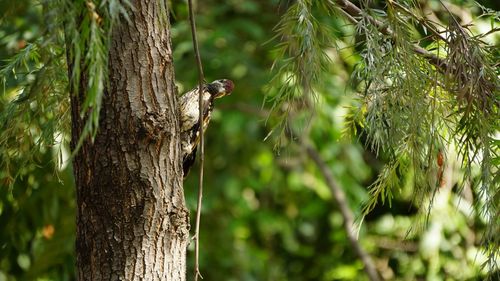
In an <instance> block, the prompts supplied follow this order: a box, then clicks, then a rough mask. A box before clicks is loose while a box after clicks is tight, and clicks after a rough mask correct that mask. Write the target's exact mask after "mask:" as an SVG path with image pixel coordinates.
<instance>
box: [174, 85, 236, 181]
mask: <svg viewBox="0 0 500 281" xmlns="http://www.w3.org/2000/svg"><path fill="white" fill-rule="evenodd" d="M233 89H234V83H233V81H231V80H228V79H220V80H215V81H213V82H212V83H208V84H205V85H203V89H202V93H203V95H202V97H203V107H204V108H203V132H205V131H206V129H207V127H208V123H209V122H210V118H211V116H212V111H213V109H214V100H215V99H217V98H221V97H224V96H227V95H230V94H231V92H232V91H233ZM199 113H200V111H199V90H198V87H196V88H194V89H192V90H191V91H189V92H187V93H185V94H184V95H182V96H181V97H180V121H181V124H180V125H181V151H182V169H183V171H184V178H186V177H187V174H188V172H189V169H190V168H191V166H192V165H193V164H194V160H195V157H196V148H197V146H198V143H199V142H200V131H199V129H200V123H199V121H200V119H199Z"/></svg>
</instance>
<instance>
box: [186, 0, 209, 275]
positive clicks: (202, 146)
mask: <svg viewBox="0 0 500 281" xmlns="http://www.w3.org/2000/svg"><path fill="white" fill-rule="evenodd" d="M188 7H189V23H190V25H191V35H192V37H193V48H194V54H195V57H196V65H197V67H198V106H199V120H198V122H199V134H200V144H199V147H200V177H199V184H198V203H197V205H196V226H195V236H194V248H195V250H194V255H195V263H194V280H195V281H196V280H198V277H200V278H201V279H203V276H201V273H200V262H199V260H200V221H201V202H202V198H203V163H204V162H205V142H204V139H203V83H204V80H205V78H204V75H203V66H202V63H201V56H200V50H199V48H198V38H197V37H196V23H195V19H194V11H193V10H194V8H193V2H192V0H188Z"/></svg>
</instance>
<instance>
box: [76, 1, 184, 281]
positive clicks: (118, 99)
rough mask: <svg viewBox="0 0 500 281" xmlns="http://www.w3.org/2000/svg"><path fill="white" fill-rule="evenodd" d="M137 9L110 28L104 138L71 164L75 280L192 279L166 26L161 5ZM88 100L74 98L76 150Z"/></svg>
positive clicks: (136, 4) (101, 125) (89, 145)
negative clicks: (188, 269) (74, 200)
mask: <svg viewBox="0 0 500 281" xmlns="http://www.w3.org/2000/svg"><path fill="white" fill-rule="evenodd" d="M133 4H134V8H135V9H134V11H133V12H132V15H131V22H130V23H127V21H125V20H124V21H122V23H121V25H119V26H116V27H115V28H114V31H113V35H112V45H111V48H110V52H109V75H110V76H109V77H110V79H109V87H108V88H107V90H106V91H105V94H104V98H103V102H102V109H101V117H100V121H99V131H98V133H97V135H96V137H95V141H94V142H93V144H92V143H91V142H90V141H88V140H87V141H86V142H85V143H84V144H83V146H82V148H81V149H80V150H79V152H78V154H77V155H76V157H75V159H74V174H75V179H76V186H77V204H78V213H77V238H76V239H77V240H76V256H77V276H78V280H185V278H186V272H185V270H186V247H187V244H188V241H189V221H188V220H189V218H188V210H187V208H186V206H185V202H184V194H183V190H182V167H181V162H182V161H181V158H180V157H181V156H180V144H179V120H178V118H177V98H176V90H175V85H174V71H173V64H172V50H171V42H170V26H168V21H166V20H164V19H163V20H162V18H161V17H162V15H161V14H160V10H161V9H159V6H158V5H159V2H158V1H155V0H149V1H148V0H137V1H133ZM91 75H92V74H91V73H90V74H89V76H91ZM86 80H87V77H82V79H81V83H82V87H81V89H80V90H81V91H80V93H82V94H84V93H85V91H82V90H83V85H85V84H86ZM82 94H80V95H79V96H76V95H72V117H73V128H72V129H73V133H72V142H73V143H76V142H77V141H78V139H79V137H80V133H81V131H82V128H83V125H84V121H83V120H81V118H80V117H79V116H80V108H81V106H82V104H81V103H82V100H83V96H82Z"/></svg>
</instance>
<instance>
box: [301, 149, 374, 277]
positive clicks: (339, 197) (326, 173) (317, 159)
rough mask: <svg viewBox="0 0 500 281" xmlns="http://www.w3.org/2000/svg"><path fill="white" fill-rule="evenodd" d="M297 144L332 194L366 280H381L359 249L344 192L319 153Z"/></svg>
mask: <svg viewBox="0 0 500 281" xmlns="http://www.w3.org/2000/svg"><path fill="white" fill-rule="evenodd" d="M298 142H299V144H300V146H301V148H302V149H303V150H304V151H305V152H306V153H307V155H308V156H309V158H311V160H313V162H314V163H315V164H316V166H317V167H318V169H319V170H320V172H321V174H322V175H323V177H324V178H325V182H326V184H327V185H328V187H329V188H330V191H331V192H332V195H333V199H334V200H335V202H336V203H337V205H338V207H339V210H340V213H341V214H342V217H343V218H344V228H345V232H346V234H347V238H348V239H349V242H350V243H351V246H352V247H353V248H354V252H356V255H357V256H358V257H359V258H360V259H361V261H362V262H363V264H364V268H363V269H364V271H365V272H366V274H367V275H368V278H369V279H370V280H371V281H380V280H381V278H380V276H379V274H378V272H377V269H376V268H375V264H374V263H373V260H372V258H371V257H370V255H368V253H366V252H365V250H364V249H363V247H361V245H360V244H359V242H358V239H357V238H356V235H355V232H356V230H355V228H354V215H353V213H352V211H351V209H350V208H349V206H348V204H347V201H346V196H345V193H344V191H343V190H342V188H341V187H340V186H339V184H338V183H337V181H336V180H335V178H334V176H333V174H332V172H331V171H330V169H329V167H328V166H327V165H326V163H325V162H324V161H323V159H321V156H320V155H319V153H318V152H317V151H316V150H315V149H314V148H313V147H312V146H311V145H309V144H306V143H305V142H304V141H303V140H301V139H299V141H298Z"/></svg>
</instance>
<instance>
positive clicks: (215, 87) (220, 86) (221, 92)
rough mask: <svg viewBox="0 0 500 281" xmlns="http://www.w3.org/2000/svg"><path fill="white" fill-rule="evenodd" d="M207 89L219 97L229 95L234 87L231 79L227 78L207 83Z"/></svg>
mask: <svg viewBox="0 0 500 281" xmlns="http://www.w3.org/2000/svg"><path fill="white" fill-rule="evenodd" d="M207 86H208V91H209V92H210V93H211V94H212V95H213V96H214V97H215V98H221V97H223V96H227V95H230V94H231V92H232V91H233V89H234V83H233V81H231V80H229V79H219V80H215V81H213V82H212V83H210V84H208V85H207Z"/></svg>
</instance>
